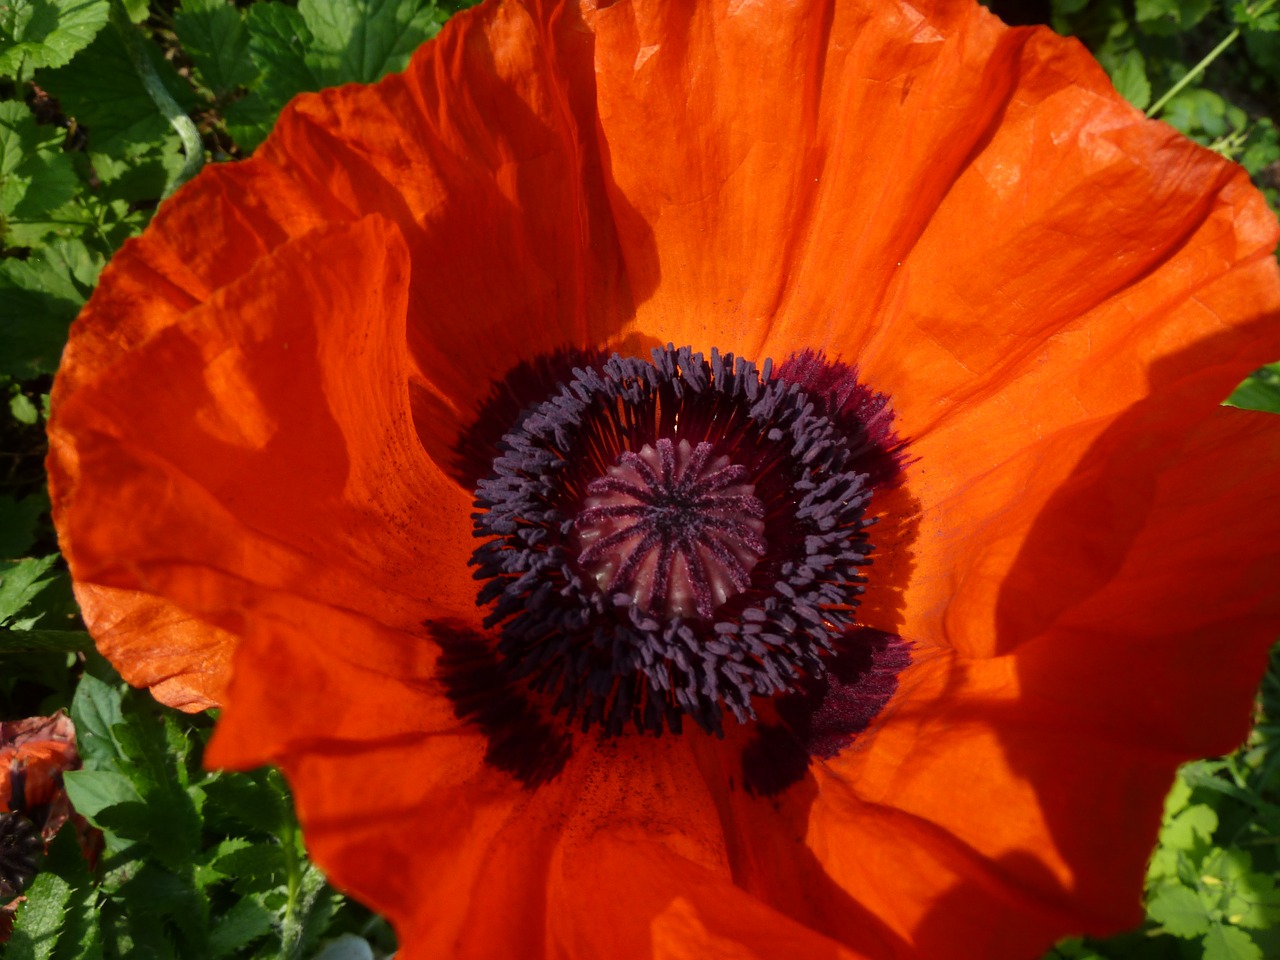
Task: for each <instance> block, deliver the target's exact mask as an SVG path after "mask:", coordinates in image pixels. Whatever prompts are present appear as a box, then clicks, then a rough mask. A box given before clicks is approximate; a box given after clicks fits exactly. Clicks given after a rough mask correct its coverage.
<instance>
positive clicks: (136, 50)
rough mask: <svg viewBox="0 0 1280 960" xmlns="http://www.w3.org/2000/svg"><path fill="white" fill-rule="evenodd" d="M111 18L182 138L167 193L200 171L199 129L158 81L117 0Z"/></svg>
mask: <svg viewBox="0 0 1280 960" xmlns="http://www.w3.org/2000/svg"><path fill="white" fill-rule="evenodd" d="M111 20H112V22H113V23H114V24H115V26H116V29H117V30H119V31H120V37H121V39H122V40H123V41H124V47H125V50H126V52H127V53H128V55H129V62H130V63H131V64H133V69H134V71H135V72H136V73H137V74H138V79H139V80H141V81H142V86H143V87H145V88H146V91H147V96H149V97H150V98H151V100H152V102H153V103H154V104H155V105H156V108H157V109H158V110H159V111H160V113H161V115H162V116H163V117H164V118H165V119H166V120H168V121H169V125H170V126H171V127H173V129H174V130H175V131H177V134H178V139H180V140H181V141H182V149H183V151H184V152H185V153H186V156H187V159H186V162H184V163H183V164H182V169H181V170H179V171H178V172H177V174H175V175H174V177H173V179H171V180H170V181H169V182H168V183H167V184H166V185H165V188H164V196H165V197H168V196H169V195H171V194H172V193H173V192H174V191H175V190H177V189H178V188H179V187H180V186H182V185H183V184H184V183H186V182H187V181H188V180H190V179H191V178H192V177H194V176H195V175H196V174H197V173H198V172H199V171H200V168H201V167H202V166H203V165H204V143H203V142H201V140H200V131H199V130H197V129H196V125H195V124H194V123H192V121H191V118H190V117H188V116H187V114H186V111H185V110H183V109H182V108H181V107H180V106H178V102H177V101H176V100H174V99H173V97H172V96H170V94H169V91H168V90H166V89H165V86H164V84H163V83H162V82H161V81H160V76H159V75H158V74H157V73H156V68H155V64H153V63H152V62H151V58H150V57H148V56H147V51H146V50H145V49H143V46H142V39H141V37H140V36H139V34H138V28H137V27H136V26H134V24H133V21H131V20H130V19H129V14H128V12H127V11H126V10H125V8H124V4H123V3H122V2H121V0H111Z"/></svg>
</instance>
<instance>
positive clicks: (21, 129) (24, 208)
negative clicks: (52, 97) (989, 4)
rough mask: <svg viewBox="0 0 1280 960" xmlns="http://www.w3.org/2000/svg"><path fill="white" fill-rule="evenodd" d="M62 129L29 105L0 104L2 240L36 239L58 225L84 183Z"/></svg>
mask: <svg viewBox="0 0 1280 960" xmlns="http://www.w3.org/2000/svg"><path fill="white" fill-rule="evenodd" d="M61 142H62V133H61V131H59V130H58V129H57V128H56V127H44V128H41V127H40V126H38V125H37V124H36V120H35V117H34V116H32V114H31V111H30V110H29V109H27V106H26V105H25V104H23V103H20V102H17V101H12V100H11V101H7V102H4V103H0V241H3V242H4V244H6V245H8V246H22V245H27V244H30V243H33V242H35V241H37V240H39V239H40V238H42V237H43V236H45V235H46V234H48V233H50V232H52V230H53V229H54V227H55V224H54V220H55V216H54V215H55V213H56V211H58V210H59V209H61V208H62V207H63V206H64V205H65V204H66V203H67V202H68V201H69V200H71V198H72V197H74V196H75V194H76V192H77V190H78V189H79V187H80V179H79V177H78V176H77V175H76V172H75V168H74V166H73V165H72V162H71V158H70V157H68V156H67V155H66V154H65V153H63V152H62V149H61Z"/></svg>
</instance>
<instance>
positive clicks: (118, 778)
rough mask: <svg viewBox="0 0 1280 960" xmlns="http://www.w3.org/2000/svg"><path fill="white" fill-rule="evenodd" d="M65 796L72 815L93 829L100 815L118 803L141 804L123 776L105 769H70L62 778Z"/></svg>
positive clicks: (139, 798)
mask: <svg viewBox="0 0 1280 960" xmlns="http://www.w3.org/2000/svg"><path fill="white" fill-rule="evenodd" d="M62 779H63V782H64V783H65V784H66V787H67V797H68V798H69V799H70V800H71V805H72V806H73V807H75V808H76V812H77V813H79V814H80V815H81V816H83V817H84V818H85V819H86V820H88V821H89V822H90V823H92V824H93V825H94V826H101V824H100V823H99V822H98V821H99V818H100V817H101V815H102V814H103V813H104V812H105V811H107V810H110V809H112V808H113V807H117V806H120V805H122V804H138V805H141V804H142V798H141V797H140V796H138V791H137V790H135V789H134V786H133V784H132V783H131V782H130V781H129V778H128V777H126V776H125V775H124V774H123V773H114V772H112V771H109V770H70V771H68V772H66V773H64V774H63V775H62Z"/></svg>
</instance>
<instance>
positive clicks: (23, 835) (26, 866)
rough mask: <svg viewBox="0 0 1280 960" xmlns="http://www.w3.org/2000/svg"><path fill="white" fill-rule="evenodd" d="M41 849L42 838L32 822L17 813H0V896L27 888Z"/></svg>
mask: <svg viewBox="0 0 1280 960" xmlns="http://www.w3.org/2000/svg"><path fill="white" fill-rule="evenodd" d="M43 850H44V841H43V840H42V839H41V838H40V831H39V830H38V829H37V828H36V825H35V824H34V823H32V822H31V821H30V820H28V819H27V818H26V817H24V816H22V815H21V814H18V813H0V897H11V896H14V895H16V894H19V893H21V892H22V891H23V890H25V889H26V887H27V884H28V883H30V882H31V878H32V877H34V876H35V875H36V859H37V858H38V857H39V856H40V854H41V852H42V851H43Z"/></svg>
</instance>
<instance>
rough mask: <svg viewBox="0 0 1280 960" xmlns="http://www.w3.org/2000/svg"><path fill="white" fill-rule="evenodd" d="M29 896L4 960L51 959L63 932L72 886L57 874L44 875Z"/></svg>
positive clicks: (15, 924)
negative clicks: (65, 912)
mask: <svg viewBox="0 0 1280 960" xmlns="http://www.w3.org/2000/svg"><path fill="white" fill-rule="evenodd" d="M26 897H27V902H26V903H25V904H23V905H22V906H20V907H19V908H18V916H17V918H16V920H15V921H14V924H13V935H12V937H10V939H9V944H8V949H7V950H6V951H5V954H4V956H5V960H48V958H49V957H50V956H51V955H52V954H53V948H54V947H55V946H57V943H58V936H59V934H61V933H62V924H63V911H64V910H65V909H66V906H67V901H69V900H70V899H71V885H70V884H68V883H67V881H65V880H63V879H62V878H61V877H60V876H58V875H57V874H56V873H47V872H46V873H42V874H40V875H39V876H38V877H36V879H35V880H34V881H33V882H32V884H31V886H30V888H28V890H27V893H26Z"/></svg>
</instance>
